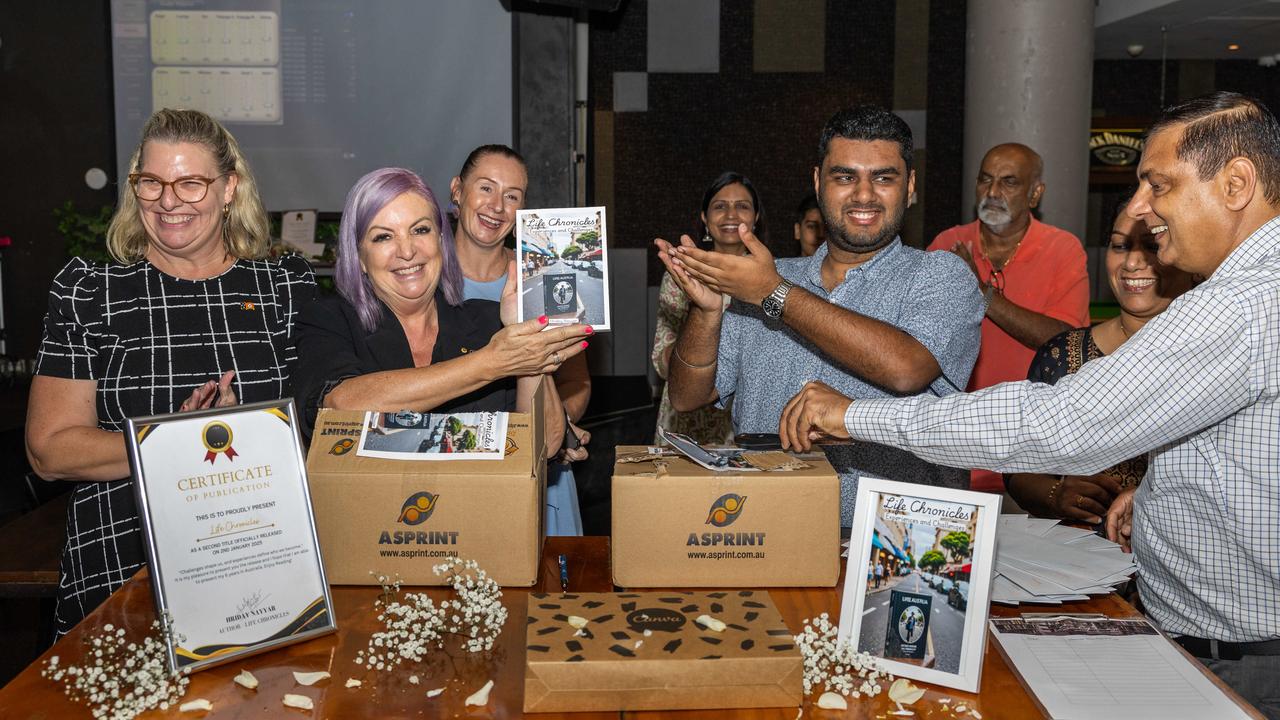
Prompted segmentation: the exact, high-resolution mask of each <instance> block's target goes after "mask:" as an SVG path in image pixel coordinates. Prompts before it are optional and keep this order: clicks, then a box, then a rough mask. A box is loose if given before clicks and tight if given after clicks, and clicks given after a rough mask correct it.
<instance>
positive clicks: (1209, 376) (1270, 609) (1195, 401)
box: [845, 217, 1280, 642]
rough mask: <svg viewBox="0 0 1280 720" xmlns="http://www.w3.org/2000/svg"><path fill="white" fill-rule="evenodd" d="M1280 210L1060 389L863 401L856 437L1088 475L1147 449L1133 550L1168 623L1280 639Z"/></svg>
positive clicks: (1154, 605)
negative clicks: (1211, 269)
mask: <svg viewBox="0 0 1280 720" xmlns="http://www.w3.org/2000/svg"><path fill="white" fill-rule="evenodd" d="M1278 396H1280V217H1277V218H1273V219H1272V220H1270V221H1269V222H1267V223H1266V224H1265V225H1263V226H1262V227H1261V228H1259V229H1258V230H1257V231H1256V232H1254V233H1253V234H1252V235H1250V236H1249V237H1248V238H1247V239H1246V240H1245V241H1244V242H1243V243H1241V245H1240V246H1239V247H1237V248H1236V249H1235V250H1234V251H1233V252H1232V253H1231V254H1230V255H1229V256H1228V257H1227V259H1226V260H1224V261H1223V263H1222V265H1220V266H1219V267H1218V269H1217V270H1216V271H1215V272H1214V273H1213V275H1212V277H1210V278H1209V279H1208V280H1207V281H1205V282H1204V283H1202V284H1201V285H1200V286H1198V287H1196V288H1195V289H1193V290H1191V291H1189V292H1187V293H1185V294H1184V295H1182V296H1181V297H1179V298H1178V299H1176V300H1174V301H1173V302H1172V303H1171V304H1170V305H1169V308H1168V309H1167V310H1165V311H1164V312H1163V313H1161V314H1160V315H1158V316H1157V317H1155V318H1153V319H1152V320H1151V321H1149V322H1148V323H1147V324H1146V326H1144V327H1143V328H1142V329H1141V330H1139V331H1138V333H1137V334H1135V335H1134V336H1133V337H1132V338H1131V339H1130V340H1128V341H1127V342H1125V343H1124V344H1123V345H1121V346H1120V348H1119V349H1118V350H1116V352H1115V353H1113V354H1111V355H1109V356H1106V357H1103V358H1100V359H1098V360H1094V361H1093V362H1090V363H1087V364H1086V365H1084V366H1083V367H1081V368H1080V371H1079V372H1077V373H1076V374H1074V375H1069V376H1067V377H1065V378H1063V379H1061V380H1059V381H1058V383H1057V384H1056V385H1041V384H1037V383H1030V382H1019V383H1006V384H1003V385H997V386H996V387H993V388H988V389H986V390H980V391H978V392H975V393H972V394H969V395H956V396H953V397H949V398H941V399H940V398H934V397H927V396H924V397H916V398H909V399H905V400H887V401H886V400H872V401H867V402H854V403H852V404H851V405H850V407H849V409H848V411H846V413H845V426H846V427H847V428H848V430H849V432H850V434H851V435H852V436H853V437H855V438H857V439H862V440H867V441H870V442H876V443H885V444H890V445H893V446H895V447H901V448H904V449H907V450H910V451H911V452H913V453H916V454H918V455H920V456H921V457H923V458H926V459H928V460H932V461H934V462H946V463H958V464H964V465H974V466H981V467H993V468H995V469H997V470H1001V471H1004V472H1053V473H1070V474H1080V475H1089V474H1092V473H1095V472H1097V471H1098V470H1101V469H1102V468H1104V467H1107V466H1108V465H1112V464H1114V463H1116V462H1118V461H1119V460H1122V459H1124V458H1126V457H1133V456H1134V455H1139V454H1142V453H1147V452H1148V451H1149V459H1150V465H1149V467H1148V470H1147V477H1146V479H1145V480H1144V481H1143V483H1142V485H1141V486H1140V487H1139V488H1138V492H1137V496H1136V497H1135V505H1134V518H1133V547H1134V555H1135V557H1136V559H1137V563H1138V571H1139V575H1138V581H1139V586H1140V588H1141V592H1142V600H1143V603H1144V604H1145V605H1146V607H1147V610H1148V611H1149V612H1150V614H1151V615H1152V616H1153V617H1154V618H1155V619H1156V620H1157V621H1158V622H1159V623H1160V625H1161V627H1163V628H1164V629H1165V630H1166V631H1168V632H1171V633H1174V634H1183V635H1194V636H1197V637H1205V638H1212V639H1216V640H1223V641H1228V642H1253V641H1261V640H1271V639H1275V638H1280V402H1278Z"/></svg>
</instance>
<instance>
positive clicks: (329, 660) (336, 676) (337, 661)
mask: <svg viewBox="0 0 1280 720" xmlns="http://www.w3.org/2000/svg"><path fill="white" fill-rule="evenodd" d="M560 553H564V554H565V555H567V556H568V558H569V589H570V590H574V591H579V592H609V591H612V590H613V586H612V582H611V578H610V574H609V546H608V538H605V537H584V538H548V539H547V544H546V547H545V549H544V552H543V564H542V565H543V566H542V574H541V581H540V583H539V584H538V585H537V586H536V587H535V588H532V591H534V592H559V591H560V582H559V571H558V569H557V562H556V561H557V555H558V554H560ZM842 586H843V582H842V583H841V584H840V585H839V586H837V587H835V588H792V589H771V590H770V593H771V595H772V597H773V601H774V603H775V604H776V605H777V606H778V610H779V611H781V613H782V616H783V618H784V619H785V620H786V621H787V624H788V626H790V627H791V629H792V630H793V631H794V630H798V629H799V628H800V627H802V624H803V621H804V620H805V619H806V618H811V617H815V616H816V615H818V614H820V613H822V612H827V613H831V614H832V616H833V617H836V616H838V613H839V606H840V596H839V595H840V593H839V587H842ZM529 592H530V590H528V589H514V588H507V589H504V590H503V594H504V599H505V602H506V603H507V605H508V607H509V608H510V617H509V618H508V621H507V626H506V627H505V628H504V630H503V633H502V635H501V637H500V638H499V641H498V643H497V645H496V646H495V649H494V652H493V654H492V656H491V657H489V658H468V657H466V656H465V653H462V652H458V651H454V652H452V653H451V655H452V657H436V658H434V659H432V660H429V661H428V662H426V663H424V664H423V665H420V666H417V667H410V666H408V665H405V666H402V667H401V668H399V669H397V670H396V671H394V672H392V673H390V674H383V675H380V676H375V675H374V674H370V673H366V671H365V670H364V669H363V668H362V667H360V666H358V665H355V664H354V663H353V662H352V659H353V658H354V657H355V655H356V652H357V651H359V650H361V649H363V648H364V647H365V645H366V643H367V642H368V638H369V636H370V634H371V633H373V632H374V631H375V630H376V629H377V625H378V623H377V620H376V618H375V614H376V613H375V612H374V609H373V607H374V601H375V599H376V598H377V595H378V593H379V591H378V589H377V588H370V587H351V586H339V587H335V588H334V589H333V605H334V615H335V617H336V618H337V621H338V627H339V628H340V630H339V631H338V632H337V633H336V634H333V635H329V636H326V637H323V638H318V639H315V640H312V641H310V642H306V643H303V644H300V645H293V646H290V647H288V648H284V649H282V650H277V651H274V652H270V653H266V654H263V655H258V656H255V657H251V658H247V659H245V660H244V661H242V662H237V663H233V664H229V665H224V666H222V667H217V668H213V669H210V670H206V671H204V672H200V673H197V674H196V675H193V676H192V678H191V685H190V687H189V688H188V690H187V694H186V697H185V698H184V700H192V699H195V698H205V699H207V700H209V701H211V702H212V703H213V706H214V710H213V712H211V713H208V714H201V713H196V714H182V713H178V712H177V710H176V709H170V710H169V711H168V712H167V713H152V714H149V715H147V716H146V717H175V718H177V717H185V718H196V717H202V716H203V717H210V718H261V717H280V718H291V719H295V720H296V719H298V718H305V717H307V716H308V714H307V713H303V712H300V711H297V710H290V709H287V708H285V707H283V706H282V705H281V704H280V698H281V697H282V696H283V695H284V694H285V693H287V692H289V693H298V694H303V695H307V696H309V697H311V698H312V699H313V700H314V701H315V705H316V709H315V711H314V712H313V713H311V714H310V716H311V717H315V718H342V719H343V720H346V719H349V718H402V717H404V718H407V717H413V718H418V717H425V718H455V717H457V718H478V717H484V718H511V717H520V716H521V714H522V713H521V704H522V699H523V687H524V643H525V636H524V625H525V612H524V606H525V603H526V598H527V595H528V593H529ZM431 594H432V595H433V596H439V597H443V596H444V595H445V593H444V592H443V591H441V590H434V589H433V590H431ZM1061 609H1062V610H1063V611H1064V612H1102V613H1106V614H1107V615H1113V616H1121V617H1123V616H1131V615H1135V614H1136V611H1135V610H1134V609H1133V607H1132V606H1130V605H1128V604H1127V603H1125V602H1124V601H1123V600H1121V599H1120V598H1119V597H1117V596H1114V595H1112V596H1107V597H1102V598H1096V599H1092V600H1089V601H1086V602H1076V603H1066V604H1064V605H1063V606H1062V608H1061ZM1017 612H1018V609H1017V608H1006V607H1001V606H996V607H995V608H993V615H995V616H1008V615H1013V614H1016V613H1017ZM154 618H155V609H154V605H153V602H152V598H151V585H150V580H149V578H148V576H147V573H146V571H145V570H143V571H141V572H139V573H138V575H136V576H135V577H134V578H133V579H131V580H130V581H129V582H128V583H126V584H125V586H124V587H122V588H121V589H120V590H119V591H117V592H116V593H115V594H114V595H112V596H111V598H110V599H109V600H108V601H107V602H106V604H104V605H103V606H102V607H100V608H98V609H97V610H96V611H94V612H93V613H92V614H91V615H89V617H88V618H86V619H85V620H84V621H83V622H82V623H80V625H79V626H77V627H76V628H75V629H74V630H73V631H72V633H71V634H70V635H67V636H66V637H64V638H62V640H60V641H59V642H58V643H57V644H56V645H54V646H53V648H51V649H50V650H49V651H48V652H46V653H45V654H44V656H42V657H41V658H40V660H38V661H37V662H36V663H34V664H32V665H31V666H30V667H28V668H27V669H26V670H24V671H23V672H22V674H21V675H19V676H18V677H17V678H15V679H14V680H13V682H11V683H9V685H7V686H6V687H4V688H3V689H2V690H0V716H3V717H15V718H30V719H31V720H38V719H41V718H62V717H88V711H87V710H86V709H85V708H84V707H83V706H78V705H75V704H73V703H72V702H71V701H69V700H67V699H66V698H65V697H64V696H63V694H62V690H61V688H60V687H59V686H58V685H56V684H55V683H53V682H52V681H50V680H46V679H44V678H42V677H41V676H40V668H41V666H43V664H44V663H45V661H47V660H48V658H49V657H50V656H52V655H58V656H60V658H61V660H62V664H63V665H66V664H68V663H72V664H74V663H76V662H77V661H78V660H79V658H80V657H82V655H83V650H82V646H83V642H84V636H85V635H86V634H90V633H96V632H97V631H99V630H100V629H101V628H102V626H103V625H105V624H107V623H111V624H113V625H115V626H116V627H123V628H125V629H126V631H127V633H128V635H129V637H130V638H137V637H141V636H142V635H144V633H145V632H146V631H147V629H148V628H149V627H150V625H151V622H152V621H153V620H154ZM241 668H244V669H247V670H249V671H251V672H252V673H253V674H254V675H256V676H257V678H258V680H259V681H260V682H261V685H260V686H259V687H258V689H257V691H256V692H255V691H250V690H246V689H244V688H241V687H240V686H238V685H235V684H233V683H232V681H231V678H232V677H233V676H235V675H236V673H237V672H239V670H240V669H241ZM294 670H297V671H302V672H309V671H315V670H326V671H328V672H330V673H332V675H333V677H332V678H331V679H330V680H326V681H323V682H321V683H319V684H317V685H316V686H314V687H300V686H298V685H296V684H295V683H294V680H293V676H292V671H294ZM1135 671H1140V670H1139V669H1136V668H1135ZM415 673H416V674H417V675H418V676H419V678H421V682H420V684H418V685H413V684H411V683H410V682H409V676H410V675H412V674H415ZM1206 674H1208V673H1206ZM351 677H354V678H357V679H361V680H363V681H364V685H363V686H362V687H359V688H353V689H347V688H346V687H344V683H345V682H346V680H347V678H351ZM1210 677H1212V676H1210ZM490 678H492V679H493V680H494V683H495V685H494V690H493V693H492V695H491V697H490V703H489V706H488V707H485V708H476V707H471V708H464V706H463V700H464V699H465V698H466V697H467V696H468V695H470V694H471V693H472V692H473V691H474V690H476V689H478V688H479V687H480V686H481V685H483V684H484V683H485V681H487V680H488V679H490ZM1214 679H1215V681H1216V678H1214ZM1218 684H1219V686H1220V687H1221V683H1218ZM441 686H444V687H446V688H447V689H446V691H445V692H444V693H443V694H442V695H440V696H439V697H437V698H434V699H431V700H428V699H426V698H425V694H426V691H427V690H429V689H432V688H436V687H441ZM922 686H924V687H926V688H927V692H926V694H925V697H924V698H923V699H922V700H920V701H919V702H917V703H916V704H915V705H914V706H912V709H913V710H915V711H916V717H917V718H920V720H930V719H931V718H933V719H936V720H940V719H942V718H949V719H953V718H955V717H956V715H955V714H953V713H951V712H947V711H946V709H945V707H944V706H943V705H942V704H940V703H939V702H938V701H939V700H940V699H943V698H950V699H951V705H952V707H955V706H957V705H960V704H964V705H968V706H969V707H971V708H975V709H977V710H978V711H979V712H980V713H981V714H982V717H983V718H984V720H1001V719H1003V718H1040V717H1043V714H1042V713H1041V712H1040V711H1039V710H1038V709H1037V708H1036V705H1035V703H1034V702H1033V701H1032V699H1031V697H1030V696H1029V695H1027V693H1026V691H1025V690H1023V688H1022V685H1021V684H1020V683H1019V682H1018V679H1017V678H1016V677H1015V676H1014V674H1013V672H1012V671H1011V670H1010V668H1009V667H1008V665H1006V663H1005V662H1004V660H1003V659H1002V658H1001V657H1000V655H999V653H998V652H997V650H996V648H995V644H994V642H991V643H988V648H987V654H986V658H985V659H984V661H983V670H982V688H981V692H980V693H978V694H976V695H975V694H971V693H964V692H958V691H953V690H950V689H947V688H937V687H934V686H930V685H923V684H922ZM1227 692H1228V694H1229V695H1231V696H1232V697H1233V698H1234V699H1235V700H1236V701H1237V702H1239V703H1240V704H1241V705H1242V706H1243V707H1246V708H1248V709H1249V710H1250V711H1251V712H1252V713H1254V716H1255V717H1259V718H1260V717H1261V716H1260V715H1257V714H1256V711H1253V710H1252V708H1249V707H1248V705H1247V704H1245V703H1244V702H1243V701H1242V700H1240V699H1239V698H1238V697H1237V696H1235V694H1234V693H1231V692H1230V691H1229V690H1228V691H1227ZM809 700H816V698H810V699H809ZM891 709H893V707H892V705H891V704H890V703H889V701H888V699H887V698H886V697H885V695H884V694H881V695H880V696H878V697H876V698H874V699H870V700H861V701H851V702H850V707H849V710H848V712H847V713H845V714H844V717H846V718H860V719H869V718H877V717H880V716H884V715H885V713H886V712H887V711H889V710H891ZM805 715H806V716H813V717H821V718H835V717H839V716H840V715H839V714H838V713H836V712H834V711H830V710H819V709H817V708H816V706H813V705H811V704H810V703H809V702H806V705H805ZM532 717H537V718H547V719H550V718H566V719H568V720H597V719H601V720H603V719H604V718H614V719H616V718H632V717H634V718H657V717H663V718H689V719H690V720H692V719H693V718H708V719H709V720H716V719H718V718H752V719H760V720H764V719H766V718H768V719H771V720H793V718H795V717H796V709H795V708H761V709H754V710H724V711H707V710H698V711H687V712H625V713H568V714H563V715H557V714H538V715H533V716H532ZM965 717H968V716H965Z"/></svg>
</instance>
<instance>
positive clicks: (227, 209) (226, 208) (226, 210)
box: [222, 203, 231, 220]
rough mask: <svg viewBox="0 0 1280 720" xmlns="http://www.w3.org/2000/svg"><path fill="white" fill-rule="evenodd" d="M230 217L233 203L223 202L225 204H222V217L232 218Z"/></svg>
mask: <svg viewBox="0 0 1280 720" xmlns="http://www.w3.org/2000/svg"><path fill="white" fill-rule="evenodd" d="M230 217H231V204H230V203H223V205H222V219H223V220H226V219H228V218H230Z"/></svg>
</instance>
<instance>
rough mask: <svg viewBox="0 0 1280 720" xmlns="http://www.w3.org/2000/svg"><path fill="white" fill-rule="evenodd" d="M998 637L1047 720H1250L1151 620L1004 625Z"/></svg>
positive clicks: (994, 626) (1004, 621) (997, 628)
mask: <svg viewBox="0 0 1280 720" xmlns="http://www.w3.org/2000/svg"><path fill="white" fill-rule="evenodd" d="M990 626H991V630H992V633H991V634H992V637H994V638H995V640H996V643H997V644H998V645H999V647H1000V650H1001V652H1002V653H1003V654H1004V656H1005V657H1006V658H1007V659H1008V660H1009V664H1010V665H1012V666H1013V668H1014V670H1015V671H1016V672H1017V675H1018V679H1019V680H1021V681H1022V684H1023V685H1024V686H1026V688H1027V690H1028V691H1030V692H1031V694H1032V695H1034V696H1035V698H1036V701H1037V704H1039V705H1040V707H1041V708H1043V709H1044V714H1045V715H1046V716H1048V717H1051V718H1070V720H1112V719H1113V718H1124V720H1203V718H1213V719H1214V720H1231V719H1234V718H1239V719H1240V720H1244V718H1246V717H1248V716H1247V715H1246V714H1245V712H1244V711H1243V710H1242V709H1241V708H1240V706H1238V705H1236V704H1235V703H1234V702H1233V701H1232V700H1231V699H1230V698H1228V697H1227V696H1226V695H1225V694H1223V692H1222V691H1221V690H1219V689H1218V688H1217V687H1216V686H1214V684H1213V681H1212V680H1210V679H1209V677H1208V676H1207V673H1206V672H1205V670H1204V668H1202V667H1200V666H1199V665H1197V664H1196V663H1193V662H1192V661H1191V660H1189V659H1187V657H1186V656H1184V655H1183V654H1182V653H1181V652H1179V651H1178V649H1177V648H1176V647H1174V645H1173V643H1172V642H1169V640H1168V639H1166V638H1165V637H1164V636H1163V635H1160V634H1159V633H1158V632H1157V631H1156V629H1155V628H1154V627H1152V626H1151V625H1150V624H1149V623H1147V621H1146V620H1143V619H1136V618H1124V619H1117V618H1100V619H1096V620H1091V619H1083V618H1080V619H1077V618H1071V617H1070V616H1065V617H1060V618H1059V619H1054V618H1049V617H1045V618H1033V619H1026V618H1025V616H1024V618H1023V619H1018V618H999V619H993V620H991V623H990Z"/></svg>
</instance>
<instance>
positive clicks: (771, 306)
mask: <svg viewBox="0 0 1280 720" xmlns="http://www.w3.org/2000/svg"><path fill="white" fill-rule="evenodd" d="M760 308H761V309H762V310H764V314H765V315H768V316H769V317H771V318H773V319H775V320H776V319H778V318H780V317H782V303H780V302H778V299H777V298H775V297H774V296H772V295H770V296H769V297H767V298H765V299H764V300H762V301H760Z"/></svg>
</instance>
